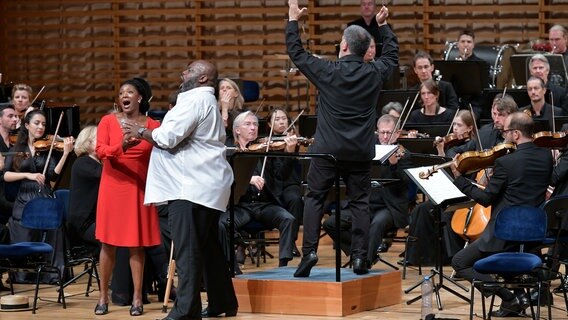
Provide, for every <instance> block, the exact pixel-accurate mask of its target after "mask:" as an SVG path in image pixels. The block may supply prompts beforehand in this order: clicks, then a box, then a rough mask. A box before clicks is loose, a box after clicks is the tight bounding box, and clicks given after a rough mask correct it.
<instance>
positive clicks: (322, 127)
mask: <svg viewBox="0 0 568 320" xmlns="http://www.w3.org/2000/svg"><path fill="white" fill-rule="evenodd" d="M379 33H380V36H381V37H382V39H383V40H384V42H383V50H382V55H381V56H380V57H378V58H377V59H376V60H375V61H373V62H370V63H365V62H364V60H363V57H362V56H356V55H347V56H344V57H342V58H340V59H338V60H337V61H327V60H324V59H319V58H317V57H315V56H313V55H311V54H309V53H308V52H306V51H305V50H304V48H303V47H302V41H301V38H300V34H299V30H298V22H297V21H289V22H288V25H287V27H286V46H287V51H288V54H289V56H290V59H291V60H292V62H293V63H294V65H296V67H298V69H299V70H300V71H301V72H302V73H303V74H304V75H305V76H306V77H307V78H308V80H310V82H311V83H313V84H314V85H315V86H316V87H317V88H318V90H319V104H318V112H317V127H316V133H315V142H314V143H313V144H312V146H311V151H312V152H317V153H329V154H332V155H333V156H335V158H336V159H337V164H336V165H334V164H333V163H330V162H329V161H328V160H325V159H318V158H315V159H312V161H311V163H310V169H309V172H308V191H307V194H306V197H305V206H304V239H303V240H304V242H303V248H302V251H303V253H304V255H307V254H309V253H310V252H316V251H317V247H318V241H319V234H320V229H321V219H322V216H323V209H324V208H323V207H324V202H325V199H326V196H327V193H328V191H329V189H330V188H331V187H332V186H333V184H334V182H335V174H336V169H338V170H339V174H340V176H341V177H342V178H343V180H344V181H345V184H346V187H347V192H348V194H349V197H350V199H351V201H350V208H351V210H352V213H353V233H352V234H353V236H352V249H353V250H352V256H353V257H354V258H360V259H366V258H367V246H368V233H369V193H370V188H371V177H370V169H371V160H372V159H373V157H374V156H375V141H376V137H375V135H374V134H373V132H374V131H375V126H376V124H375V121H376V118H377V117H376V108H375V105H376V102H377V101H378V98H379V92H380V89H381V87H382V84H383V83H384V82H385V81H387V79H388V77H389V76H390V75H391V73H392V71H393V70H394V68H395V67H396V66H397V65H398V41H397V39H396V36H395V35H394V33H393V32H392V30H391V29H390V27H389V26H388V25H384V26H381V27H379Z"/></svg>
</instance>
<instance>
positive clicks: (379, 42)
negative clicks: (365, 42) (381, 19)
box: [347, 17, 383, 57]
mask: <svg viewBox="0 0 568 320" xmlns="http://www.w3.org/2000/svg"><path fill="white" fill-rule="evenodd" d="M353 25H355V26H360V27H362V28H363V29H365V30H367V31H368V32H369V33H370V34H371V36H372V37H373V39H375V45H376V50H375V51H376V56H377V57H378V56H380V55H381V52H382V49H383V39H382V37H381V32H380V31H379V23H378V22H377V19H375V18H374V17H373V18H372V19H371V24H367V23H366V22H365V19H363V18H362V17H361V18H359V19H357V20H353V21H351V22H349V23H348V24H347V26H353Z"/></svg>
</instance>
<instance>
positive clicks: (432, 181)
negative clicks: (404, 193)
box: [406, 166, 467, 204]
mask: <svg viewBox="0 0 568 320" xmlns="http://www.w3.org/2000/svg"><path fill="white" fill-rule="evenodd" d="M431 168H432V166H429V167H417V168H410V169H406V172H408V173H409V174H411V178H412V180H414V181H415V182H416V184H417V185H418V187H419V188H420V189H422V191H424V193H426V194H427V195H428V197H429V198H430V199H431V200H432V202H434V204H440V203H442V202H444V201H446V200H450V199H458V198H463V197H466V198H467V196H466V195H465V194H463V192H461V191H460V189H458V187H456V186H455V185H454V183H453V182H452V180H451V178H450V177H449V176H448V175H447V174H446V172H444V170H443V169H440V170H439V171H438V172H435V173H434V174H432V175H431V176H430V177H429V178H428V179H422V178H420V176H419V174H420V172H425V171H428V169H431Z"/></svg>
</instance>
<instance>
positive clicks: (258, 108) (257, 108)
mask: <svg viewBox="0 0 568 320" xmlns="http://www.w3.org/2000/svg"><path fill="white" fill-rule="evenodd" d="M264 100H266V98H263V99H262V101H261V102H260V104H259V105H258V107H256V111H255V112H254V115H255V116H256V114H257V113H258V111H259V110H260V107H262V104H263V103H264Z"/></svg>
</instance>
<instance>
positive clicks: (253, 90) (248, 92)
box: [241, 80, 260, 102]
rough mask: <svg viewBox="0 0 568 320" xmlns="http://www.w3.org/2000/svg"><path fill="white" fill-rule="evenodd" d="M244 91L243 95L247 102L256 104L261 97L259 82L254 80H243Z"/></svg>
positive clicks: (242, 91)
mask: <svg viewBox="0 0 568 320" xmlns="http://www.w3.org/2000/svg"><path fill="white" fill-rule="evenodd" d="M241 81H242V90H241V94H242V95H243V98H245V102H254V101H257V100H258V97H259V96H260V86H259V85H258V82H256V81H252V80H241Z"/></svg>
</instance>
